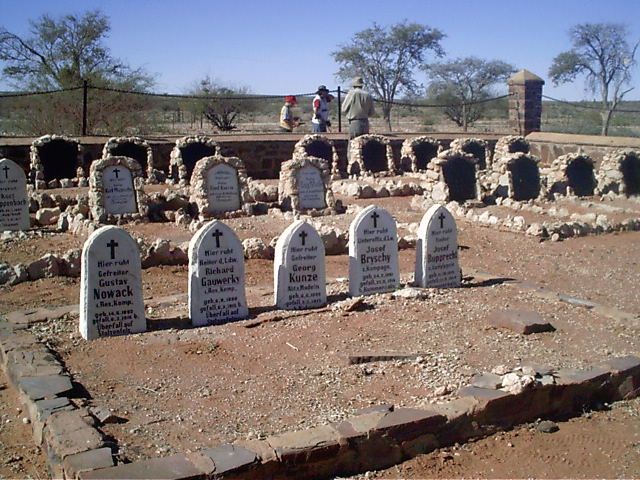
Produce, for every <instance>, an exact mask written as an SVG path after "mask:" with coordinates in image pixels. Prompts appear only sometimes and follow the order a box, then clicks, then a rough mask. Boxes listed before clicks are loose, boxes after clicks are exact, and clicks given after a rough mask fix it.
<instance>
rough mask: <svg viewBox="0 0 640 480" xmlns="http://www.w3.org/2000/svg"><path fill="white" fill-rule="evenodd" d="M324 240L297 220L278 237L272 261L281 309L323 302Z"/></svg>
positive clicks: (314, 305)
mask: <svg viewBox="0 0 640 480" xmlns="http://www.w3.org/2000/svg"><path fill="white" fill-rule="evenodd" d="M324 257H325V255H324V244H323V243H322V239H321V238H320V235H318V232H317V231H316V229H315V228H313V227H312V226H311V225H310V224H309V223H307V222H304V221H302V220H298V221H296V222H294V223H292V224H291V225H289V226H288V227H287V228H286V229H285V231H284V232H282V234H281V235H280V237H278V241H277V242H276V252H275V261H274V272H273V280H274V296H275V303H276V306H277V307H278V308H280V309H283V310H304V309H308V308H320V307H323V306H325V305H326V304H327V287H326V276H325V261H324Z"/></svg>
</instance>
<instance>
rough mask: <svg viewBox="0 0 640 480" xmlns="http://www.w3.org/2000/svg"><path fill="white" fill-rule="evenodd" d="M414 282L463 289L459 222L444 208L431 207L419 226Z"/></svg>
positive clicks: (434, 286) (432, 286) (435, 286)
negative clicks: (461, 284)
mask: <svg viewBox="0 0 640 480" xmlns="http://www.w3.org/2000/svg"><path fill="white" fill-rule="evenodd" d="M415 281H416V283H417V284H418V285H419V286H421V287H425V288H450V287H459V286H460V281H461V272H460V265H459V264H458V231H457V228H456V221H455V220H454V218H453V216H452V215H451V213H449V210H447V209H446V208H444V207H443V206H441V205H433V206H431V208H429V210H427V213H425V214H424V217H422V221H421V222H420V226H419V227H418V241H417V243H416V277H415Z"/></svg>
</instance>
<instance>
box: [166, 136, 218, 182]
mask: <svg viewBox="0 0 640 480" xmlns="http://www.w3.org/2000/svg"><path fill="white" fill-rule="evenodd" d="M194 144H200V145H202V147H204V148H207V147H208V148H210V149H212V150H213V153H212V155H213V156H219V155H220V145H219V144H218V143H217V142H215V141H214V140H212V139H211V138H209V137H207V136H204V135H191V136H187V137H182V138H179V139H177V140H176V144H175V146H174V147H173V149H172V150H171V154H170V159H169V165H170V166H169V168H170V174H169V177H170V178H171V179H172V180H173V181H175V182H178V183H179V184H180V185H183V186H184V185H188V184H189V181H190V180H191V179H190V178H189V171H188V169H187V167H186V165H185V163H184V159H183V155H182V152H183V149H185V148H187V147H188V146H190V145H194ZM206 156H211V155H206ZM202 158H204V157H202Z"/></svg>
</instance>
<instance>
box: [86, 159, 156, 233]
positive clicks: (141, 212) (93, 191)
mask: <svg viewBox="0 0 640 480" xmlns="http://www.w3.org/2000/svg"><path fill="white" fill-rule="evenodd" d="M115 166H121V167H124V168H126V169H127V170H129V171H130V172H131V177H132V180H133V190H134V194H135V202H136V205H137V207H138V212H137V213H131V214H123V215H110V214H108V213H107V209H106V208H105V187H104V181H103V172H104V170H105V168H107V167H115ZM89 208H90V210H91V215H92V217H93V219H94V221H98V222H100V223H116V222H120V221H122V220H123V219H130V220H140V219H143V218H146V217H147V216H148V214H149V205H148V198H147V196H146V195H145V193H144V177H143V176H142V167H141V166H140V164H139V163H138V162H137V161H136V160H134V159H133V158H129V157H106V158H101V159H100V160H95V161H94V162H93V163H92V164H91V168H90V170H89Z"/></svg>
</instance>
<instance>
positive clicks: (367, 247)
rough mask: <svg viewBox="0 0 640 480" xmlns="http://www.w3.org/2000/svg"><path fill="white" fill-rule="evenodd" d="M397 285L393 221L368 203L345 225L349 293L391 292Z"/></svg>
mask: <svg viewBox="0 0 640 480" xmlns="http://www.w3.org/2000/svg"><path fill="white" fill-rule="evenodd" d="M399 284H400V269H399V266H398V234H397V228H396V221H395V220H394V219H393V217H392V216H391V215H390V214H389V212H387V211H386V210H385V209H384V208H380V207H377V206H375V205H370V206H368V207H367V208H365V209H364V210H361V211H360V213H358V215H356V218H354V219H353V221H352V222H351V225H350V226H349V293H350V294H351V295H352V296H360V295H371V294H374V293H382V292H391V291H393V290H395V289H397V288H398V285H399Z"/></svg>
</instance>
